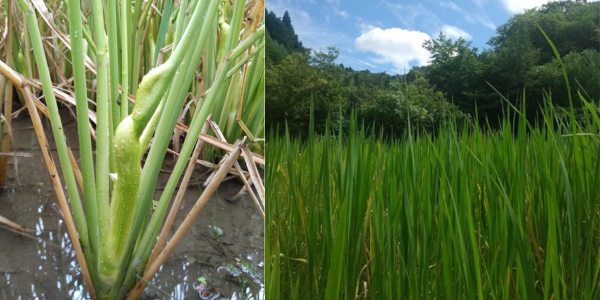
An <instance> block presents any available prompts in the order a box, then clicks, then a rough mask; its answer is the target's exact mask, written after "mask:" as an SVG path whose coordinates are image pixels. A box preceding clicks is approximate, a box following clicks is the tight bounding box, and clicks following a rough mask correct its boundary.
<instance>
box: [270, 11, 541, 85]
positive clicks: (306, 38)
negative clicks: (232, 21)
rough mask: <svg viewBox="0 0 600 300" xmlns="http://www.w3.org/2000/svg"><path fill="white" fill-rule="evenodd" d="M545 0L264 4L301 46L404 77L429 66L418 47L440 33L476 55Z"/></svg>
mask: <svg viewBox="0 0 600 300" xmlns="http://www.w3.org/2000/svg"><path fill="white" fill-rule="evenodd" d="M547 2H548V0H453V1H445V0H403V1H399V0H375V1H365V0H362V1H360V0H351V1H347V0H346V1H344V0H267V1H266V6H267V9H268V10H270V11H274V12H275V13H276V14H277V16H278V17H282V16H283V13H284V12H285V11H286V10H288V11H289V13H290V16H291V18H292V24H293V25H294V29H295V31H296V33H297V34H298V36H299V38H300V40H301V41H302V42H303V43H304V45H305V46H307V47H310V48H313V49H319V48H321V49H325V48H326V47H327V46H336V47H338V48H339V49H340V56H339V58H338V60H337V61H338V63H343V64H344V65H345V66H350V67H352V68H354V69H357V70H364V69H369V70H371V71H373V72H389V73H392V74H396V73H404V72H406V71H408V70H409V69H410V67H412V66H417V65H418V66H423V65H427V64H428V62H429V53H428V52H427V50H425V49H423V48H422V47H421V45H422V43H423V42H424V41H425V40H427V39H430V38H435V37H437V35H438V34H439V32H440V31H441V32H444V33H445V34H446V36H449V37H452V38H453V39H456V38H458V37H460V36H462V37H463V38H465V39H467V40H469V41H471V42H472V43H473V46H475V47H478V48H479V49H480V50H481V49H483V48H487V47H488V46H487V45H486V42H487V41H488V40H489V39H490V38H491V37H492V36H494V35H495V33H496V27H497V26H500V25H502V24H504V23H505V22H506V21H508V19H509V18H510V17H511V16H512V15H514V14H515V13H520V12H523V11H524V10H525V9H529V8H534V7H538V6H541V5H543V4H544V3H547Z"/></svg>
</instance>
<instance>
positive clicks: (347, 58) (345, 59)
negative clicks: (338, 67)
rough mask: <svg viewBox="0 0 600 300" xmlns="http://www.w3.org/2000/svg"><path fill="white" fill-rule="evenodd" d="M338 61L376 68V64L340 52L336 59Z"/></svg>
mask: <svg viewBox="0 0 600 300" xmlns="http://www.w3.org/2000/svg"><path fill="white" fill-rule="evenodd" d="M348 52H352V51H348ZM337 60H338V61H339V62H341V63H344V62H347V63H350V64H354V65H363V66H367V67H371V68H376V67H377V66H375V65H374V64H371V63H368V62H366V61H364V60H362V59H358V58H354V57H350V56H347V55H343V54H340V56H339V57H338V59H337Z"/></svg>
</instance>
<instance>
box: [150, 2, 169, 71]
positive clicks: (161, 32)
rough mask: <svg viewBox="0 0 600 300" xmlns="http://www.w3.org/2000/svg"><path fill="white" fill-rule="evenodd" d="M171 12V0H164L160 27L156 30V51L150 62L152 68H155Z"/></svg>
mask: <svg viewBox="0 0 600 300" xmlns="http://www.w3.org/2000/svg"><path fill="white" fill-rule="evenodd" d="M172 10H173V0H166V1H165V6H164V9H163V16H162V18H161V19H160V27H159V29H158V35H157V37H156V51H154V59H153V61H152V67H156V61H157V59H158V50H160V49H161V48H162V47H163V45H164V41H165V35H166V34H167V30H168V29H169V21H170V19H171V11H172Z"/></svg>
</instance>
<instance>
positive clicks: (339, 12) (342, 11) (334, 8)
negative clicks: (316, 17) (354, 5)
mask: <svg viewBox="0 0 600 300" xmlns="http://www.w3.org/2000/svg"><path fill="white" fill-rule="evenodd" d="M331 9H333V12H334V13H335V14H336V15H338V16H341V17H342V18H344V19H345V18H347V17H349V16H350V14H349V13H348V12H347V11H345V10H340V9H338V8H337V7H335V6H333V7H331Z"/></svg>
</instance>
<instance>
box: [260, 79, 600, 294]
mask: <svg viewBox="0 0 600 300" xmlns="http://www.w3.org/2000/svg"><path fill="white" fill-rule="evenodd" d="M566 76H567V75H566V74H565V77H566ZM524 96H525V94H524ZM546 103H547V105H546V107H545V108H544V109H543V116H541V117H540V119H539V122H538V124H537V125H536V126H533V125H532V124H530V123H529V122H528V121H527V120H526V119H525V117H524V115H525V113H526V112H525V105H524V102H521V105H519V107H518V108H517V107H514V106H510V107H509V108H508V109H507V112H506V114H505V118H504V119H503V121H502V125H501V127H500V128H499V129H496V130H492V129H490V128H481V127H479V125H477V124H478V122H473V124H470V125H465V126H462V127H460V128H458V127H457V126H456V125H452V124H450V125H448V126H446V127H445V128H443V129H441V130H440V131H439V132H437V133H436V134H435V135H430V134H419V133H417V132H412V133H407V134H406V135H405V137H404V138H403V139H384V138H380V137H379V135H378V132H377V131H376V130H369V129H365V126H363V125H361V124H358V122H356V121H355V120H351V124H350V128H349V130H348V132H346V133H344V134H340V133H332V132H330V131H329V130H328V131H327V132H326V133H325V134H324V135H323V136H316V135H315V134H314V131H313V129H312V128H311V130H310V134H309V137H308V139H307V140H300V139H296V138H293V137H290V136H289V135H287V134H286V135H283V136H281V135H277V134H271V136H270V140H269V146H268V147H267V156H268V157H269V161H270V163H269V164H267V167H266V172H265V173H266V174H265V177H266V185H267V193H268V195H267V197H268V199H269V205H268V209H267V221H266V222H267V223H266V224H267V229H266V234H267V241H268V242H267V245H266V247H267V249H266V251H267V254H266V256H267V268H266V274H267V282H268V283H267V290H266V294H267V298H268V299H599V298H600V283H599V278H598V274H599V271H600V232H599V230H600V226H599V223H600V202H599V200H600V155H599V154H600V139H599V134H600V118H599V117H598V115H597V113H596V112H597V109H595V105H594V104H590V103H591V101H589V100H588V101H586V98H585V93H584V91H581V93H580V94H579V99H572V100H571V108H570V113H567V114H564V113H563V114H559V113H558V111H557V110H555V109H554V108H553V106H552V99H551V97H550V95H549V94H547V97H546ZM573 103H581V104H582V106H583V108H584V111H583V117H582V118H579V119H583V121H580V122H579V123H578V122H577V121H576V118H575V116H574V113H573ZM567 111H569V109H568V110H567ZM559 115H566V117H559ZM313 126H314V125H313V124H312V123H311V127H313ZM409 132H410V131H409Z"/></svg>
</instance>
